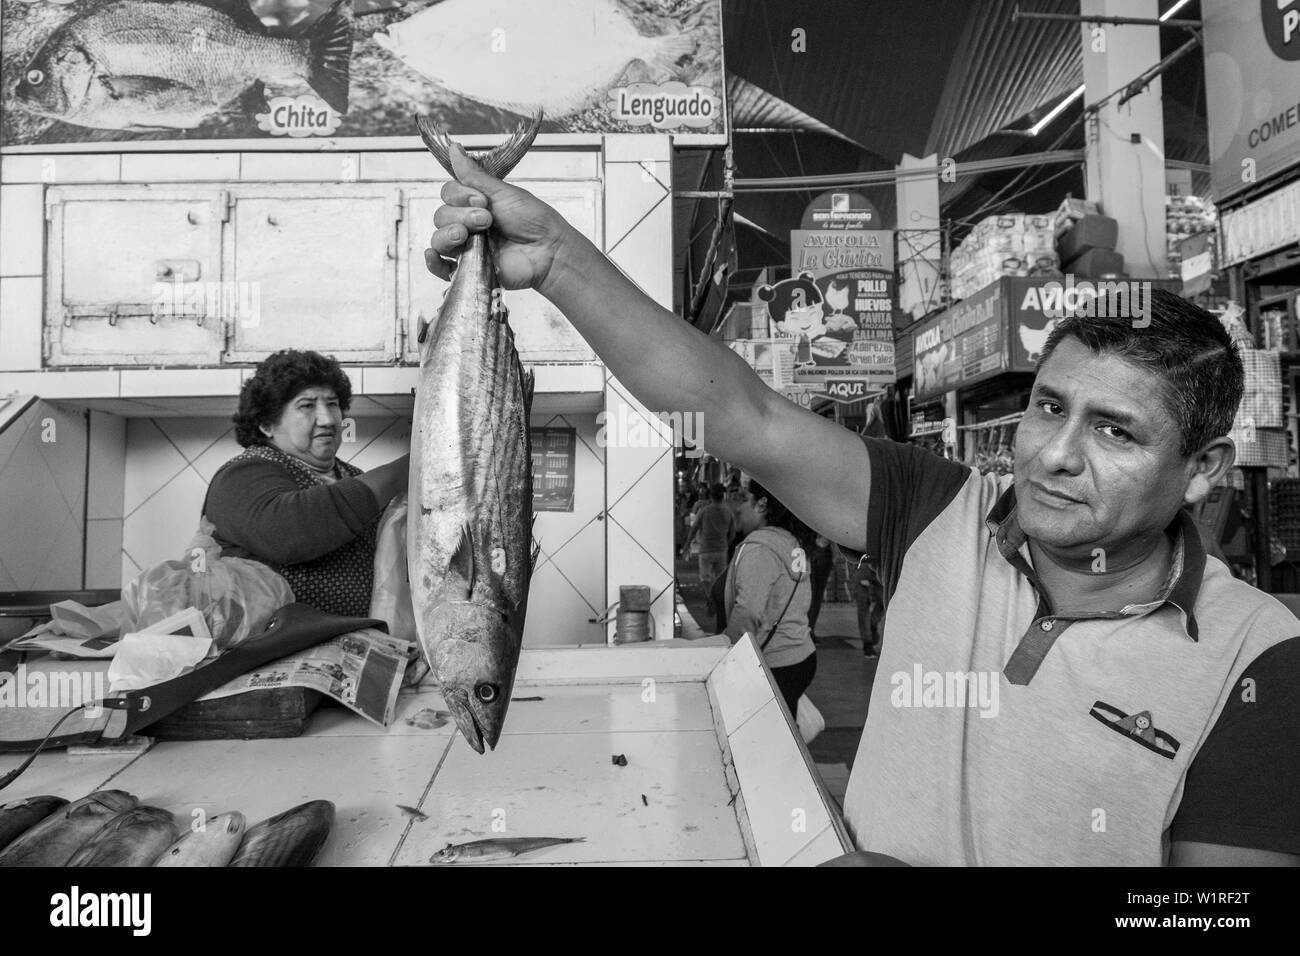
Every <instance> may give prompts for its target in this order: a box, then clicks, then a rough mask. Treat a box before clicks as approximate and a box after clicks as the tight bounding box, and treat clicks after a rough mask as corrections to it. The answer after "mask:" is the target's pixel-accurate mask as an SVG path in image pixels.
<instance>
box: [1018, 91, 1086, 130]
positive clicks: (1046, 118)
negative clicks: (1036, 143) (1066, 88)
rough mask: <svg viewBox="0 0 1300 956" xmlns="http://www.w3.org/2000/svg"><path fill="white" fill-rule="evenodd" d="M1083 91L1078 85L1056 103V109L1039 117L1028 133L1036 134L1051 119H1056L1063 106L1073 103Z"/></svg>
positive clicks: (1044, 127) (1045, 126)
mask: <svg viewBox="0 0 1300 956" xmlns="http://www.w3.org/2000/svg"><path fill="white" fill-rule="evenodd" d="M1083 91H1084V87H1082V86H1080V87H1079V88H1078V89H1077V90H1075V91H1074V92H1073V93H1071V94H1070V95H1069V96H1067V97H1066V98H1065V99H1063V100H1061V102H1059V103H1057V104H1056V109H1054V110H1052V112H1050V113H1048V114H1047V115H1046V116H1044V117H1043V118H1042V119H1040V120H1039V121H1038V122H1037V123H1035V124H1034V125H1033V126H1031V127H1029V135H1030V136H1037V135H1038V134H1039V133H1041V132H1042V131H1043V130H1044V129H1046V128H1047V125H1048V124H1049V123H1051V122H1052V120H1054V119H1056V118H1057V117H1058V116H1060V115H1061V114H1062V113H1064V112H1065V108H1066V107H1067V106H1069V105H1070V104H1071V103H1073V102H1074V101H1075V100H1077V99H1078V98H1079V97H1081V96H1082V95H1083Z"/></svg>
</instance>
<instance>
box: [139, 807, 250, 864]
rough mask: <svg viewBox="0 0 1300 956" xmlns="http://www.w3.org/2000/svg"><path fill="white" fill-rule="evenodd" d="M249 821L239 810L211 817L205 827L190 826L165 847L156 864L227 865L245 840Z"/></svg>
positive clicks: (155, 861)
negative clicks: (192, 828)
mask: <svg viewBox="0 0 1300 956" xmlns="http://www.w3.org/2000/svg"><path fill="white" fill-rule="evenodd" d="M246 827H247V821H246V820H245V819H244V815H243V814H242V813H239V812H238V811H231V812H230V813H220V814H217V815H216V816H215V817H209V818H208V819H207V820H206V821H205V822H204V825H203V829H202V830H190V831H189V832H187V833H185V834H183V835H182V836H181V838H180V839H179V840H177V841H176V842H175V843H173V844H172V845H171V846H169V847H168V848H167V849H166V850H164V851H163V853H162V855H161V856H159V857H158V859H156V860H154V864H153V865H154V866H206V867H213V866H226V865H227V864H229V863H230V861H231V860H233V859H234V858H235V853H236V852H237V851H238V850H239V845H240V844H241V843H243V842H244V831H245V829H246Z"/></svg>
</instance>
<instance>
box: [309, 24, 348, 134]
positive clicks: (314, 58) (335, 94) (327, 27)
mask: <svg viewBox="0 0 1300 956" xmlns="http://www.w3.org/2000/svg"><path fill="white" fill-rule="evenodd" d="M307 43H308V47H309V49H310V56H309V63H310V66H309V67H308V75H307V82H308V83H309V84H310V85H311V88H312V89H313V90H315V91H316V92H317V93H319V94H320V95H321V98H322V99H324V100H325V102H326V103H328V104H329V105H330V106H331V107H333V108H334V109H336V110H338V111H339V112H340V113H346V112H347V111H348V69H349V66H350V64H351V62H352V0H335V3H334V5H333V6H331V7H330V8H329V9H328V10H326V11H325V13H324V14H323V15H322V16H321V18H320V19H319V20H317V21H316V22H315V23H314V24H312V28H311V35H310V36H309V38H308V41H307Z"/></svg>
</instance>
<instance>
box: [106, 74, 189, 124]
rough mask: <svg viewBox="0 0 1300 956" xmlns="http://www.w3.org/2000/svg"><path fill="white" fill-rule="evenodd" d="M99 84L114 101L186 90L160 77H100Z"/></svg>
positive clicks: (178, 84) (181, 85) (184, 87)
mask: <svg viewBox="0 0 1300 956" xmlns="http://www.w3.org/2000/svg"><path fill="white" fill-rule="evenodd" d="M99 82H100V83H101V84H102V85H103V87H104V88H105V89H106V90H108V95H109V96H111V97H113V99H115V100H120V99H124V98H126V97H140V96H149V95H153V94H157V93H170V92H172V91H174V90H182V89H186V88H187V87H186V86H185V84H184V83H173V82H172V81H171V80H165V79H163V78H162V77H160V76H101V77H100V78H99ZM147 128H152V127H147Z"/></svg>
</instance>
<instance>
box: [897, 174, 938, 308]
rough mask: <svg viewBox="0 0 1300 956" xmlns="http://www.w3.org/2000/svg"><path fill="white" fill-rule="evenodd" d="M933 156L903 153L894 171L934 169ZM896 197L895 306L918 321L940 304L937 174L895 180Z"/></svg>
mask: <svg viewBox="0 0 1300 956" xmlns="http://www.w3.org/2000/svg"><path fill="white" fill-rule="evenodd" d="M938 162H939V157H938V155H937V154H931V155H929V156H925V157H922V158H920V159H918V158H917V157H915V156H911V155H909V154H907V153H904V154H903V157H902V159H901V160H900V161H899V163H898V165H897V166H895V167H894V168H895V169H896V170H898V171H899V172H902V171H903V170H905V169H916V168H917V167H923V166H925V167H935V166H937V165H938ZM894 190H895V193H896V194H897V197H898V223H897V225H896V226H895V228H896V229H897V230H898V275H899V286H898V305H899V308H901V309H902V310H903V311H904V312H907V313H909V314H910V315H911V316H912V318H914V319H919V318H922V317H924V316H925V315H926V314H927V313H929V312H932V311H934V310H935V309H936V308H938V307H939V305H940V297H939V266H940V262H941V260H942V259H943V250H942V242H941V236H940V232H939V174H938V173H937V172H936V173H935V175H933V176H928V177H926V178H924V179H899V180H897V181H896V183H895V186H894Z"/></svg>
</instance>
